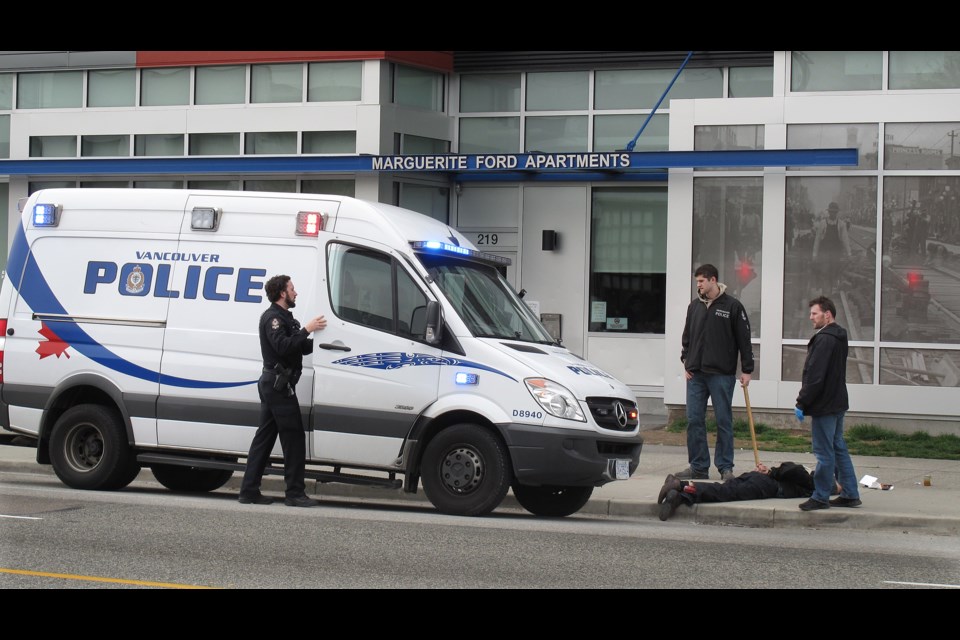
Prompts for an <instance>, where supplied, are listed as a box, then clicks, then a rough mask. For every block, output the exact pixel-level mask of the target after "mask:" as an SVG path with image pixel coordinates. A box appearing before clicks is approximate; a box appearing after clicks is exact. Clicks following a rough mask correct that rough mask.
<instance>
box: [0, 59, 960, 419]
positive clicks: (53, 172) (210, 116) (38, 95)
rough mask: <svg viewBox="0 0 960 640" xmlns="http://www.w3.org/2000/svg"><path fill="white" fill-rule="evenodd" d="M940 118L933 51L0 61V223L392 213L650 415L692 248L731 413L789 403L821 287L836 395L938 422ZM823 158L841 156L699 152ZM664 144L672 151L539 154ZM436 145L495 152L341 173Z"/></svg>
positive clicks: (943, 88) (687, 284)
mask: <svg viewBox="0 0 960 640" xmlns="http://www.w3.org/2000/svg"><path fill="white" fill-rule="evenodd" d="M678 72H679V73H678ZM668 88H669V92H668V93H666V94H665V92H666V91H667V89H668ZM958 134H960V52H949V51H941V52H931V51H925V52H909V51H907V52H886V51H873V52H870V51H856V52H838V51H833V52H823V51H804V52H801V51H792V52H788V51H773V52H770V51H767V52H749V51H747V52H738V51H727V52H692V53H691V52H624V51H616V52H584V51H580V52H556V51H552V52H551V51H544V52H536V51H524V52H511V51H479V52H474V51H447V52H443V51H437V52H431V51H424V52H407V51H405V52H389V51H282V52H270V51H230V52H189V51H176V52H157V51H151V52H137V51H126V52H116V51H105V52H90V51H85V52H64V51H48V52H0V216H3V217H5V219H6V221H7V224H5V225H0V230H2V231H5V232H9V229H11V228H12V226H13V225H15V224H16V219H17V213H16V212H17V208H16V207H17V202H18V201H19V200H20V199H22V198H24V197H25V196H27V195H29V194H30V193H32V192H33V191H35V190H37V189H40V188H43V187H46V186H76V187H80V188H84V187H92V186H111V187H125V188H141V187H169V188H179V187H190V188H217V189H238V190H266V191H293V192H313V193H321V192H326V193H338V194H346V195H352V196H356V197H360V198H365V199H371V200H378V201H382V202H388V203H391V204H398V205H400V206H403V207H407V208H410V209H414V210H417V211H421V212H422V213H426V214H428V215H431V216H433V217H436V218H439V219H441V220H444V221H446V222H447V223H448V224H450V225H451V226H454V227H456V228H457V229H459V230H460V231H462V232H463V233H465V234H466V235H468V237H470V238H471V239H472V240H474V242H475V244H477V245H478V246H480V247H481V248H482V249H484V250H486V251H489V252H493V253H498V254H500V255H503V256H505V257H509V258H511V259H512V265H511V266H510V267H509V268H508V269H507V271H506V276H507V278H508V279H509V280H510V281H511V283H512V284H513V285H514V287H515V288H516V289H517V290H520V289H525V290H526V295H525V300H527V301H528V302H529V304H530V305H531V306H532V307H534V308H535V309H537V310H539V312H540V314H541V316H542V317H543V318H544V320H545V321H546V322H547V324H548V326H549V327H550V329H551V331H553V332H554V333H555V334H556V335H559V336H560V337H562V340H563V343H564V345H566V346H567V347H569V348H570V349H571V350H572V351H574V352H575V353H578V354H581V355H583V356H584V357H585V358H587V359H588V360H590V361H591V362H593V363H594V364H596V365H598V366H600V367H602V368H604V369H605V370H607V371H609V372H610V373H612V374H614V375H616V376H617V377H618V378H620V379H622V380H623V381H624V382H626V383H627V384H629V385H630V386H631V388H632V389H633V390H634V392H635V393H636V394H637V398H638V402H639V403H640V405H641V407H642V408H643V409H644V410H646V411H649V412H656V413H659V412H667V411H669V410H670V409H676V410H680V409H681V408H682V405H683V404H684V397H685V385H684V383H683V377H682V365H681V363H680V360H679V354H680V333H681V331H682V328H683V319H684V314H685V310H686V306H687V303H688V302H689V300H690V299H691V297H692V295H693V293H694V291H693V286H692V275H691V274H692V272H693V269H694V268H695V267H696V266H697V265H698V264H701V263H704V262H711V263H713V264H715V265H716V266H717V267H718V268H719V269H720V273H721V280H722V281H723V282H725V283H726V284H727V285H728V287H729V289H730V291H731V292H732V293H733V294H734V295H736V296H737V297H739V298H740V299H741V300H742V301H743V302H744V304H745V305H746V307H747V310H748V312H749V314H750V317H751V321H752V325H753V339H754V353H755V357H756V359H757V363H758V368H757V371H756V373H755V379H754V382H752V383H751V386H750V390H751V405H752V407H753V409H754V411H755V413H762V414H765V415H766V417H767V419H769V420H773V421H776V420H777V419H778V418H779V417H783V418H784V419H786V418H787V417H789V416H792V407H793V404H794V400H795V398H796V394H797V391H798V389H799V379H800V373H801V371H800V368H801V366H802V362H803V356H804V347H805V344H806V340H807V338H808V337H809V335H810V332H811V328H810V325H809V322H808V320H807V305H806V303H807V301H808V300H809V299H810V298H812V297H813V296H815V295H818V294H819V293H821V292H822V293H825V294H826V295H828V296H830V297H831V298H833V299H834V300H835V302H836V303H837V306H838V309H839V318H838V319H839V321H840V322H841V324H843V325H844V326H845V327H847V328H848V330H849V332H850V335H851V341H852V342H851V346H852V349H851V358H850V367H849V370H848V372H847V379H848V383H849V389H850V396H851V405H852V406H851V411H852V412H853V413H856V414H858V415H860V416H863V417H864V418H869V420H870V421H871V422H876V423H880V424H893V423H896V422H906V423H922V426H923V428H925V429H927V430H929V431H932V432H938V431H943V430H946V431H952V432H957V431H958V430H960V426H958V419H957V417H956V409H955V407H957V406H960V262H958V261H960V231H958V229H960V210H958V206H960V202H958V201H957V195H958V192H960V160H957V158H956V154H960V145H957V144H955V138H956V136H957V135H958ZM849 148H855V149H857V151H858V164H857V165H856V166H847V165H837V166H829V165H827V166H824V165H823V164H820V165H816V166H810V165H804V164H797V165H789V164H787V165H785V166H778V165H776V164H775V163H774V162H772V161H766V160H765V161H764V162H762V163H758V164H757V165H756V166H743V165H737V164H735V163H733V164H731V163H719V162H718V166H707V165H704V163H703V159H704V158H708V157H710V156H708V155H707V154H709V153H710V152H713V151H770V150H798V151H799V150H817V149H849ZM669 152H693V154H694V155H693V156H692V157H693V159H694V160H693V161H692V162H689V163H687V166H681V165H682V164H683V163H676V162H674V163H672V164H671V163H666V162H665V163H661V164H659V165H657V164H656V163H653V166H651V168H650V169H649V170H630V171H617V170H615V169H610V168H609V167H605V168H603V169H602V170H596V168H595V167H587V168H582V169H573V170H570V168H569V167H567V166H559V165H560V164H563V163H565V162H567V160H568V159H569V162H570V163H574V162H575V161H576V160H581V159H582V158H584V157H586V156H590V155H591V154H593V155H597V154H600V155H602V154H622V153H625V154H628V155H624V156H623V157H628V156H629V157H636V156H638V155H639V154H646V153H649V154H651V157H659V156H656V155H655V154H663V153H669ZM445 154H462V155H469V156H470V157H471V159H473V160H476V159H477V158H485V159H487V160H488V161H489V162H491V163H494V162H500V161H501V160H502V159H504V158H506V159H507V160H503V162H504V164H503V166H491V167H490V168H491V169H492V170H491V171H487V172H484V173H483V174H482V175H481V174H477V173H472V174H471V173H468V172H459V173H458V172H452V171H448V170H438V165H436V164H434V165H429V166H427V165H425V164H421V165H419V166H417V165H416V164H415V163H413V162H411V164H410V165H409V166H410V167H412V169H409V170H408V169H406V168H405V165H404V164H403V163H402V162H396V163H395V164H390V163H387V164H383V163H382V162H381V163H380V164H376V163H375V164H374V165H373V167H374V168H373V169H371V167H370V166H368V165H366V164H365V165H363V168H359V166H360V165H359V164H358V162H359V161H360V160H364V159H366V158H367V157H368V156H372V157H377V158H379V157H391V158H394V159H397V158H401V159H409V158H414V157H438V156H443V155H445ZM517 154H525V155H523V156H522V157H525V158H527V159H528V160H529V158H530V157H531V156H536V157H537V158H538V159H542V160H543V162H542V163H540V164H539V165H538V166H537V167H536V168H535V170H529V171H519V170H517V169H516V167H511V166H509V164H508V161H509V158H511V157H513V158H516V157H517ZM635 154H636V155H635ZM697 154H701V155H697ZM588 159H589V158H588ZM781 165H783V162H782V161H781ZM4 240H5V242H4V243H2V246H6V244H7V243H6V238H4ZM3 262H4V263H5V255H4V256H3ZM735 402H737V403H739V404H740V406H742V404H743V403H742V396H741V394H739V393H737V394H736V395H735Z"/></svg>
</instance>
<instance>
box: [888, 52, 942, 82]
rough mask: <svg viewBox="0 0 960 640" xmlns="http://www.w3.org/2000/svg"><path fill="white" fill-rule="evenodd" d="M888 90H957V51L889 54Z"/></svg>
mask: <svg viewBox="0 0 960 640" xmlns="http://www.w3.org/2000/svg"><path fill="white" fill-rule="evenodd" d="M889 56H890V81H889V83H888V84H889V88H890V89H957V88H960V51H891V52H889Z"/></svg>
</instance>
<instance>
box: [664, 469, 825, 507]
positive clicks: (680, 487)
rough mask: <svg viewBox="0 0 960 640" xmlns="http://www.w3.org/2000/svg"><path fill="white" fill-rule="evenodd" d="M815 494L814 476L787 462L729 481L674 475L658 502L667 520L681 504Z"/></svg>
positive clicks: (669, 479) (747, 473)
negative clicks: (712, 480) (705, 480)
mask: <svg viewBox="0 0 960 640" xmlns="http://www.w3.org/2000/svg"><path fill="white" fill-rule="evenodd" d="M811 493H813V478H812V477H811V476H810V473H809V472H808V471H807V470H806V469H805V468H804V467H803V466H802V465H799V464H797V463H795V462H784V463H782V464H781V465H780V466H777V467H770V468H768V467H767V466H766V465H763V464H758V465H757V468H756V469H755V470H754V471H748V472H746V473H741V474H740V475H739V476H737V477H736V478H733V479H732V480H727V481H726V482H689V481H686V480H680V479H679V478H677V477H676V476H675V475H673V474H670V475H668V476H667V478H666V480H665V481H664V483H663V487H661V488H660V495H659V496H658V497H657V502H658V503H659V504H660V519H661V520H666V519H667V518H669V517H670V516H672V515H673V512H674V511H675V510H676V508H677V506H678V505H679V504H681V503H684V504H687V505H693V504H696V503H698V502H734V501H737V500H763V499H765V498H805V497H808V496H809V495H810V494H811Z"/></svg>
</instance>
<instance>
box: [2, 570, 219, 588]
mask: <svg viewBox="0 0 960 640" xmlns="http://www.w3.org/2000/svg"><path fill="white" fill-rule="evenodd" d="M0 573H12V574H15V575H20V576H37V577H40V578H60V579H63V580H88V581H90V582H110V583H113V584H132V585H136V586H138V587H165V588H167V589H213V588H215V587H201V586H197V585H192V584H177V583H176V582H150V581H149V580H124V579H122V578H101V577H98V576H78V575H74V574H70V573H48V572H46V571H25V570H23V569H4V568H0Z"/></svg>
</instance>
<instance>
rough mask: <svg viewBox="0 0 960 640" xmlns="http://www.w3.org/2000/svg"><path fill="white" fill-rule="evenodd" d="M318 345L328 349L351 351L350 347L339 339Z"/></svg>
mask: <svg viewBox="0 0 960 640" xmlns="http://www.w3.org/2000/svg"><path fill="white" fill-rule="evenodd" d="M317 346H318V347H320V348H321V349H327V350H328V351H350V347H348V346H347V345H345V344H343V343H342V342H340V341H339V340H334V341H333V343H329V342H325V343H323V344H318V345H317Z"/></svg>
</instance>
